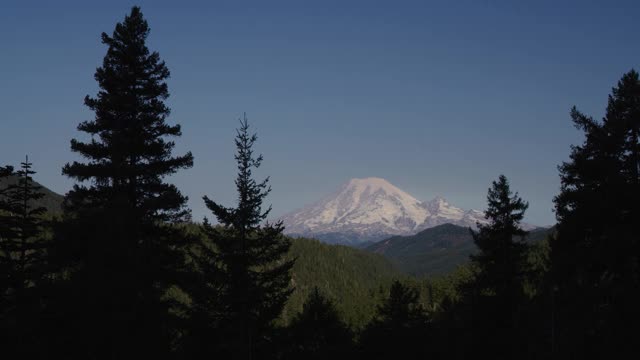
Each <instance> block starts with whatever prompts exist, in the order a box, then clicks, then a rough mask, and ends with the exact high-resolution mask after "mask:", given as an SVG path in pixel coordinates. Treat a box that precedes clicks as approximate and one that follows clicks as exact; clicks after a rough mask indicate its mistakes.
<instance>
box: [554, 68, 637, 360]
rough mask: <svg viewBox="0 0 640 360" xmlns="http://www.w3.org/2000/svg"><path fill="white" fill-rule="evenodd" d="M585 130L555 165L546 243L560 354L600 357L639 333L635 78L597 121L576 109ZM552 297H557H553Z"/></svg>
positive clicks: (624, 81) (630, 76)
mask: <svg viewBox="0 0 640 360" xmlns="http://www.w3.org/2000/svg"><path fill="white" fill-rule="evenodd" d="M571 118H572V120H573V123H574V124H575V126H576V128H578V129H579V130H582V131H583V132H584V135H585V140H584V142H583V144H581V145H579V146H573V147H572V151H571V158H570V160H569V161H567V162H565V163H563V164H562V165H561V166H560V167H559V170H560V178H561V191H560V194H559V195H558V196H557V197H556V198H555V200H554V201H555V205H556V215H557V219H558V232H557V236H556V237H555V238H554V239H553V240H552V241H551V262H552V274H553V286H554V287H555V288H556V289H557V294H555V293H554V294H553V296H555V306H554V309H552V312H553V313H554V315H555V317H554V319H555V321H554V323H553V324H552V328H553V333H554V339H553V344H554V349H553V350H554V351H557V352H558V355H564V356H573V357H577V356H580V351H583V355H584V354H586V355H590V356H593V355H594V354H597V355H596V356H600V357H605V356H610V355H611V351H612V349H613V351H622V349H627V350H629V346H632V344H633V343H634V341H635V340H634V339H633V335H631V334H635V333H638V331H640V328H639V325H638V324H639V323H640V312H638V307H637V304H638V302H639V301H640V290H638V289H640V232H639V231H638V219H640V205H639V204H640V177H639V175H638V172H639V168H640V157H639V153H640V146H639V141H640V138H639V137H640V80H639V76H638V73H637V72H636V71H635V70H631V71H629V72H628V73H626V74H624V76H623V77H622V78H621V79H620V81H619V82H618V84H617V86H616V87H614V88H613V90H612V93H611V95H609V101H608V105H607V109H606V114H605V116H604V118H603V119H602V121H597V120H594V119H593V118H592V117H590V116H587V115H585V114H583V113H581V112H580V111H578V110H577V109H576V107H573V108H572V110H571ZM556 295H557V296H556Z"/></svg>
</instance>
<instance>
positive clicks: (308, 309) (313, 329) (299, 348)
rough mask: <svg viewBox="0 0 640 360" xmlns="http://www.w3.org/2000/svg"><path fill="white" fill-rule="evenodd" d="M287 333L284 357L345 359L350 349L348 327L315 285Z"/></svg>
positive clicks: (351, 338)
mask: <svg viewBox="0 0 640 360" xmlns="http://www.w3.org/2000/svg"><path fill="white" fill-rule="evenodd" d="M288 332H289V334H290V335H289V340H288V341H287V344H286V348H287V351H286V352H285V356H284V358H285V359H330V358H336V357H337V358H346V357H347V356H348V355H349V353H350V352H351V351H352V346H353V334H352V333H351V330H350V329H349V328H348V327H347V326H346V325H345V324H344V322H343V321H342V320H341V319H340V314H339V313H338V311H337V310H336V308H335V306H334V305H333V303H332V302H331V300H329V299H328V298H326V297H325V296H324V295H323V294H322V293H321V292H320V290H319V289H318V287H314V288H313V290H312V291H311V293H310V294H309V296H308V297H307V300H306V302H305V303H304V304H303V306H302V312H300V313H299V314H298V315H297V316H296V317H294V318H293V320H292V321H291V323H290V324H289V326H288Z"/></svg>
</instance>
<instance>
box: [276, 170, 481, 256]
mask: <svg viewBox="0 0 640 360" xmlns="http://www.w3.org/2000/svg"><path fill="white" fill-rule="evenodd" d="M282 220H283V222H284V224H285V227H286V232H287V233H288V234H294V235H302V236H309V237H314V238H317V239H320V240H323V241H326V242H330V243H346V244H350V245H357V244H359V243H363V242H366V241H377V240H381V239H384V238H387V237H389V236H391V235H412V234H415V233H416V232H418V231H420V230H423V229H426V228H430V227H433V226H436V225H440V224H444V223H452V224H457V225H462V226H471V227H475V225H476V223H477V222H484V221H485V219H484V216H483V214H482V213H481V212H480V211H477V210H463V209H460V208H458V207H455V206H453V205H451V204H449V203H448V202H447V201H446V200H445V199H443V198H440V197H438V198H435V199H433V200H431V201H429V202H421V201H419V200H417V199H416V198H414V197H413V196H411V195H410V194H408V193H406V192H404V191H402V190H401V189H399V188H397V187H396V186H394V185H392V184H391V183H389V182H388V181H386V180H384V179H381V178H366V179H351V180H350V181H349V182H348V183H347V184H345V185H343V186H342V187H341V188H340V190H338V191H337V192H335V193H334V194H332V195H330V196H328V197H326V198H324V199H322V200H320V201H318V202H317V203H315V204H312V205H310V206H307V207H305V208H303V209H301V210H298V211H294V212H292V213H289V214H287V215H285V216H284V217H283V218H282Z"/></svg>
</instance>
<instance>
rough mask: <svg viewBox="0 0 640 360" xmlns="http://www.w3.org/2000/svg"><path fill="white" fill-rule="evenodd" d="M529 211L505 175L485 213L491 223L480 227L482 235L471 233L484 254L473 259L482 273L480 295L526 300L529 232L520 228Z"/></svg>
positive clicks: (494, 187) (492, 192)
mask: <svg viewBox="0 0 640 360" xmlns="http://www.w3.org/2000/svg"><path fill="white" fill-rule="evenodd" d="M528 207H529V204H528V203H526V202H524V201H523V200H522V199H521V198H520V197H519V196H518V194H517V193H516V194H513V193H512V192H511V189H510V186H509V181H508V180H507V178H506V177H505V176H504V175H500V177H499V178H498V180H497V181H494V182H493V183H492V186H491V188H490V189H489V191H488V195H487V210H486V211H485V217H486V218H487V220H488V221H489V223H488V224H486V225H485V224H480V223H478V231H473V230H471V234H472V235H473V241H474V242H475V244H476V246H477V247H478V249H479V250H480V252H479V253H478V254H477V255H472V256H471V260H472V262H473V263H474V264H475V266H476V268H477V269H478V272H477V273H476V279H475V286H476V287H477V288H478V289H479V291H480V293H482V294H484V295H491V296H495V297H498V298H503V299H504V301H505V302H508V303H515V302H516V301H518V300H519V298H520V297H522V295H523V288H522V285H523V277H524V269H525V268H526V266H525V262H526V251H527V245H526V244H525V242H524V240H525V236H526V235H527V232H526V231H524V230H522V228H521V227H520V221H522V219H523V217H524V212H525V211H526V210H527V208H528Z"/></svg>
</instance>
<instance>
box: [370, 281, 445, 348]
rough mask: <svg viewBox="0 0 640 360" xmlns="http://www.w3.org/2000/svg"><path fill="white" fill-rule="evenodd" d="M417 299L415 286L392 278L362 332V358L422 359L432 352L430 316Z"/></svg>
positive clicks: (418, 296) (417, 294)
mask: <svg viewBox="0 0 640 360" xmlns="http://www.w3.org/2000/svg"><path fill="white" fill-rule="evenodd" d="M419 300H420V295H419V293H418V290H417V289H415V288H413V287H409V286H406V285H404V284H402V283H401V282H400V281H397V280H396V281H394V282H393V284H392V285H391V288H390V290H389V296H388V297H387V298H386V299H385V300H384V301H383V303H382V304H381V305H380V306H378V311H377V314H376V317H375V318H374V319H373V320H372V322H371V323H370V324H369V325H368V326H367V328H366V329H365V330H364V332H363V334H362V337H361V349H362V352H363V355H364V357H365V358H372V357H373V358H380V359H383V358H391V357H397V358H400V359H422V358H424V357H425V356H428V355H430V354H432V353H433V351H434V348H433V344H432V343H431V341H430V340H431V336H430V335H431V334H430V331H429V330H430V318H429V316H428V314H427V313H426V311H425V309H424V307H423V306H422V304H420V301H419Z"/></svg>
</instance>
